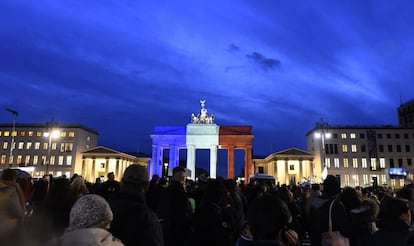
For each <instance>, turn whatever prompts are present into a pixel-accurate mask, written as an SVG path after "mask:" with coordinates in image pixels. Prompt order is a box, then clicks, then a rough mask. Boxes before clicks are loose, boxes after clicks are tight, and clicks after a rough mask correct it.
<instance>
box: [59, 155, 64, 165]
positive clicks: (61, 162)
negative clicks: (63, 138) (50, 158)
mask: <svg viewBox="0 0 414 246" xmlns="http://www.w3.org/2000/svg"><path fill="white" fill-rule="evenodd" d="M58 164H59V165H63V156H62V155H60V156H59V163H58Z"/></svg>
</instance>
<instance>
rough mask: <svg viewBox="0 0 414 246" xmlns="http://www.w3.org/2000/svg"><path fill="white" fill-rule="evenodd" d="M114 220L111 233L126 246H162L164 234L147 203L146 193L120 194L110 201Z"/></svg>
mask: <svg viewBox="0 0 414 246" xmlns="http://www.w3.org/2000/svg"><path fill="white" fill-rule="evenodd" d="M109 205H110V206H111V209H112V213H113V215H114V219H113V221H112V223H111V228H110V232H111V233H112V234H113V235H114V236H115V237H117V238H119V239H120V240H121V241H122V242H123V243H124V244H125V245H126V246H128V245H131V246H132V245H146V246H153V245H154V246H162V245H164V242H163V234H162V228H161V225H160V222H159V220H158V217H157V215H156V214H155V213H154V212H153V211H152V210H151V209H150V208H149V207H148V206H147V204H146V203H145V195H144V193H139V194H129V193H122V192H119V193H118V194H115V195H114V196H113V197H112V200H110V201H109Z"/></svg>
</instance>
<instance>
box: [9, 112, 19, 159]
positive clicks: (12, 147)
mask: <svg viewBox="0 0 414 246" xmlns="http://www.w3.org/2000/svg"><path fill="white" fill-rule="evenodd" d="M6 110H7V111H8V112H10V113H12V114H13V130H12V134H11V137H12V141H11V146H10V158H13V150H14V148H15V144H14V137H15V136H14V135H15V134H14V133H15V132H16V117H17V115H18V114H19V113H18V112H17V111H16V110H13V109H9V108H6ZM12 160H13V162H14V158H13V159H12ZM12 165H13V163H12Z"/></svg>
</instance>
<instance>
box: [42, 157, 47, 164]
mask: <svg viewBox="0 0 414 246" xmlns="http://www.w3.org/2000/svg"><path fill="white" fill-rule="evenodd" d="M42 164H43V165H44V164H46V156H45V155H42Z"/></svg>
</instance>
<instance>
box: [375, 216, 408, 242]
mask: <svg viewBox="0 0 414 246" xmlns="http://www.w3.org/2000/svg"><path fill="white" fill-rule="evenodd" d="M377 227H378V228H379V230H378V231H376V232H375V233H374V234H373V235H372V236H371V238H370V243H369V245H372V246H389V245H392V246H403V245H404V246H406V245H414V234H413V230H412V229H411V228H410V226H409V225H408V224H407V223H406V222H405V221H403V220H401V219H393V220H392V219H382V220H380V221H378V223H377Z"/></svg>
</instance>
